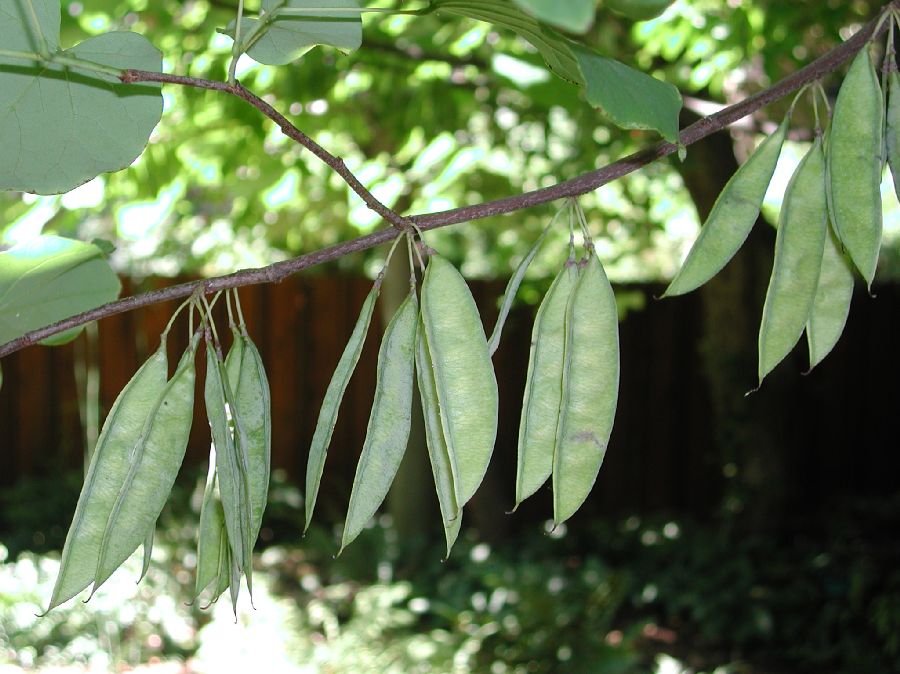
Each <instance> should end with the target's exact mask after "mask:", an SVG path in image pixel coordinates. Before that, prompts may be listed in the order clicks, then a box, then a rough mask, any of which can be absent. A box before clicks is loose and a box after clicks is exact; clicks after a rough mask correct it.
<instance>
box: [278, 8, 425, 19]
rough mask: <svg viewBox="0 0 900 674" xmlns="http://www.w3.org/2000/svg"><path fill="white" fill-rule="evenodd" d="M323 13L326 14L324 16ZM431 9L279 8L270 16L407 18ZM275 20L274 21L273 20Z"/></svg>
mask: <svg viewBox="0 0 900 674" xmlns="http://www.w3.org/2000/svg"><path fill="white" fill-rule="evenodd" d="M323 12H325V13H326V14H325V15H324V16H323ZM428 12H429V8H428V7H425V8H423V9H393V8H391V7H279V8H277V9H273V10H272V11H271V12H269V14H268V16H274V17H275V18H276V19H277V18H278V17H279V16H288V17H300V18H304V17H306V18H310V19H321V18H329V17H330V16H333V15H335V14H338V15H339V14H349V15H355V14H359V15H363V14H391V15H406V16H421V15H423V14H427V13H428ZM273 20H274V19H273Z"/></svg>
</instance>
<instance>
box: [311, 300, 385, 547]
mask: <svg viewBox="0 0 900 674" xmlns="http://www.w3.org/2000/svg"><path fill="white" fill-rule="evenodd" d="M380 288H381V286H380V284H379V283H376V284H375V285H373V286H372V290H370V291H369V295H368V296H367V297H366V301H365V302H363V306H362V311H360V313H359V318H357V319H356V325H355V326H354V327H353V332H352V333H351V335H350V340H349V341H348V342H347V346H346V347H344V353H342V354H341V358H340V360H339V361H338V364H337V367H336V368H335V370H334V374H333V375H332V377H331V381H330V382H329V383H328V389H327V390H326V391H325V398H324V399H323V400H322V407H321V409H320V410H319V420H318V421H317V422H316V430H315V433H313V439H312V444H311V445H310V448H309V458H308V460H307V463H306V524H305V525H304V527H303V530H304V531H306V530H307V529H309V524H310V522H312V516H313V510H314V509H315V507H316V498H317V497H318V494H319V485H320V484H321V482H322V472H323V471H324V470H325V455H326V453H327V452H328V445H329V444H331V435H332V433H333V432H334V426H335V424H336V423H337V418H338V409H339V408H340V406H341V401H342V400H343V398H344V393H345V392H346V390H347V385H348V384H349V383H350V378H351V377H352V376H353V371H354V370H355V369H356V364H357V362H359V356H360V354H361V353H362V350H363V344H365V341H366V335H367V334H368V332H369V325H371V323H372V314H373V313H374V311H375V302H376V301H377V300H378V294H379V292H380Z"/></svg>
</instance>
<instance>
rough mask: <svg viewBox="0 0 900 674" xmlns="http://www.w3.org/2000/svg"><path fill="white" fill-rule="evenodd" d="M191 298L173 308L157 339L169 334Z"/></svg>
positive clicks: (164, 338)
mask: <svg viewBox="0 0 900 674" xmlns="http://www.w3.org/2000/svg"><path fill="white" fill-rule="evenodd" d="M192 300H193V298H192V297H191V298H188V299H186V300H185V301H184V302H182V303H181V304H180V305H179V307H178V308H177V309H176V310H175V313H174V314H172V318H170V319H169V322H168V323H166V329H165V330H163V331H162V334H161V335H160V337H159V340H160V341H161V342H164V341H166V338H167V337H168V336H169V331H170V330H171V329H172V325H173V324H174V323H175V319H176V318H178V314H180V313H181V312H182V311H183V310H184V308H185V307H186V306H188V305H189V304H190V303H191V301H192ZM191 333H192V334H193V330H191ZM54 334H56V333H54Z"/></svg>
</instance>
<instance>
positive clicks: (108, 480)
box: [47, 343, 168, 611]
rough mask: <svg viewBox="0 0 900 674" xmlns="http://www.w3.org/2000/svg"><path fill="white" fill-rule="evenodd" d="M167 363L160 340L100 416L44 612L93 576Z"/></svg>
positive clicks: (163, 345) (159, 391) (80, 587)
mask: <svg viewBox="0 0 900 674" xmlns="http://www.w3.org/2000/svg"><path fill="white" fill-rule="evenodd" d="M167 368H168V364H167V359H166V348H165V343H163V344H161V345H160V347H159V349H157V350H156V352H155V353H154V354H153V355H152V356H150V358H149V359H148V360H147V361H146V362H145V363H144V364H143V365H142V366H141V367H140V369H139V370H138V371H137V372H136V373H135V375H134V376H133V377H132V378H131V380H130V381H129V382H128V383H127V384H126V385H125V388H123V389H122V392H121V393H119V395H118V397H117V398H116V401H115V402H114V403H113V406H112V409H111V410H110V412H109V416H107V417H106V421H105V422H104V424H103V429H102V430H101V431H100V437H99V438H98V440H97V446H96V448H95V449H94V452H93V454H92V455H91V463H90V466H89V467H88V471H87V476H86V477H85V480H84V485H83V486H82V488H81V494H80V495H79V497H78V505H77V506H75V516H74V517H73V518H72V525H71V526H70V527H69V532H68V533H67V534H66V542H65V545H64V546H63V553H62V561H61V563H60V567H59V575H58V576H57V578H56V584H55V586H54V587H53V594H52V596H51V598H50V605H49V607H48V608H47V610H48V611H49V610H50V609H52V608H54V607H56V606H59V605H60V604H62V603H63V602H65V601H67V600H69V599H71V598H72V597H74V596H75V595H76V594H78V593H79V592H81V591H82V590H83V589H85V588H86V587H87V586H88V585H90V584H91V581H93V580H94V573H95V571H96V570H97V559H98V555H99V552H100V542H101V541H102V540H103V531H104V530H105V528H106V521H107V519H108V518H109V513H110V511H111V510H112V507H113V504H114V503H115V501H116V498H117V496H118V493H119V487H120V486H121V485H122V483H123V482H124V481H125V478H126V476H127V475H128V470H129V468H130V466H131V460H132V456H131V452H132V449H133V448H134V445H135V443H136V442H137V440H138V438H139V437H140V435H141V430H142V428H143V427H144V422H145V421H146V420H147V417H148V416H149V415H150V413H151V412H152V410H153V408H154V407H155V405H156V401H157V399H158V398H159V395H160V393H161V392H162V390H163V389H164V388H165V386H166V376H167V374H168V372H167Z"/></svg>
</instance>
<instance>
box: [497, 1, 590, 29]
mask: <svg viewBox="0 0 900 674" xmlns="http://www.w3.org/2000/svg"><path fill="white" fill-rule="evenodd" d="M513 2H515V3H516V4H517V5H518V6H519V7H521V8H522V9H524V10H525V11H526V12H528V13H529V14H531V15H532V16H533V17H535V18H536V19H538V20H540V21H544V22H546V23H549V24H550V25H551V26H556V27H557V28H562V29H563V30H568V31H571V32H573V33H586V32H587V30H588V29H589V28H590V27H591V26H592V25H593V24H594V0H513Z"/></svg>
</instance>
